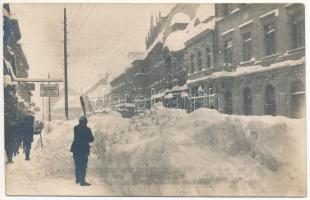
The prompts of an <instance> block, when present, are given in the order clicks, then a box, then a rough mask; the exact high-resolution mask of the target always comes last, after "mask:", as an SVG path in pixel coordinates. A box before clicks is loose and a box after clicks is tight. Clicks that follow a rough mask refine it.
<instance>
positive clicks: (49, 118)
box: [48, 73, 52, 122]
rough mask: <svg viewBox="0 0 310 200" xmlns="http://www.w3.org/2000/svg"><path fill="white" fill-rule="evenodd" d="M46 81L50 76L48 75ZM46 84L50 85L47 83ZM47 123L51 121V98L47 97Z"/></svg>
mask: <svg viewBox="0 0 310 200" xmlns="http://www.w3.org/2000/svg"><path fill="white" fill-rule="evenodd" d="M48 79H50V74H49V73H48ZM48 84H50V83H49V82H48ZM48 121H49V122H51V121H52V113H51V97H50V96H48Z"/></svg>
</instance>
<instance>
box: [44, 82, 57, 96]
mask: <svg viewBox="0 0 310 200" xmlns="http://www.w3.org/2000/svg"><path fill="white" fill-rule="evenodd" d="M40 96H41V97H58V96H59V86H58V84H41V85H40Z"/></svg>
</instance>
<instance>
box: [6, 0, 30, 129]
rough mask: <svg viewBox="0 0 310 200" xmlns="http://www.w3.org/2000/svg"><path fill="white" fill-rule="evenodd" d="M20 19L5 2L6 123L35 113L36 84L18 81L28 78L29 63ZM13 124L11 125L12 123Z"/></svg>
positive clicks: (8, 123)
mask: <svg viewBox="0 0 310 200" xmlns="http://www.w3.org/2000/svg"><path fill="white" fill-rule="evenodd" d="M21 37H22V36H21V33H20V29H19V24H18V20H17V19H15V18H14V16H13V14H12V13H11V10H10V6H9V4H3V80H4V81H3V82H4V119H5V125H6V126H11V125H12V124H11V123H13V124H14V123H15V124H17V123H19V122H21V121H22V120H23V118H24V116H25V115H29V114H32V115H33V114H34V112H33V107H34V103H32V102H31V96H32V93H31V91H32V90H34V85H33V84H29V83H21V82H17V81H16V78H27V77H28V70H29V65H28V62H27V59H26V57H25V54H24V52H23V49H22V44H21V43H20V42H19V41H20V39H21ZM10 124H11V125H10Z"/></svg>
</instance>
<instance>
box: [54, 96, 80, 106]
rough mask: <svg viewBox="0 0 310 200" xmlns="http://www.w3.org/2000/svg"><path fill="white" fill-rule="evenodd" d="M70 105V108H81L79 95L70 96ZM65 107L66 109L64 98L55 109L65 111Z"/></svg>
mask: <svg viewBox="0 0 310 200" xmlns="http://www.w3.org/2000/svg"><path fill="white" fill-rule="evenodd" d="M68 105H69V108H81V103H80V96H78V95H72V96H68ZM64 107H65V102H64V98H61V99H60V100H58V101H57V103H56V104H55V105H54V107H53V109H63V108H64Z"/></svg>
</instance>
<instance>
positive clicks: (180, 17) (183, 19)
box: [170, 13, 191, 26]
mask: <svg viewBox="0 0 310 200" xmlns="http://www.w3.org/2000/svg"><path fill="white" fill-rule="evenodd" d="M190 21H191V20H190V18H189V16H188V15H187V14H184V13H177V14H175V15H174V16H173V18H172V20H171V23H170V25H171V26H172V25H174V24H179V23H181V24H189V23H190Z"/></svg>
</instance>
